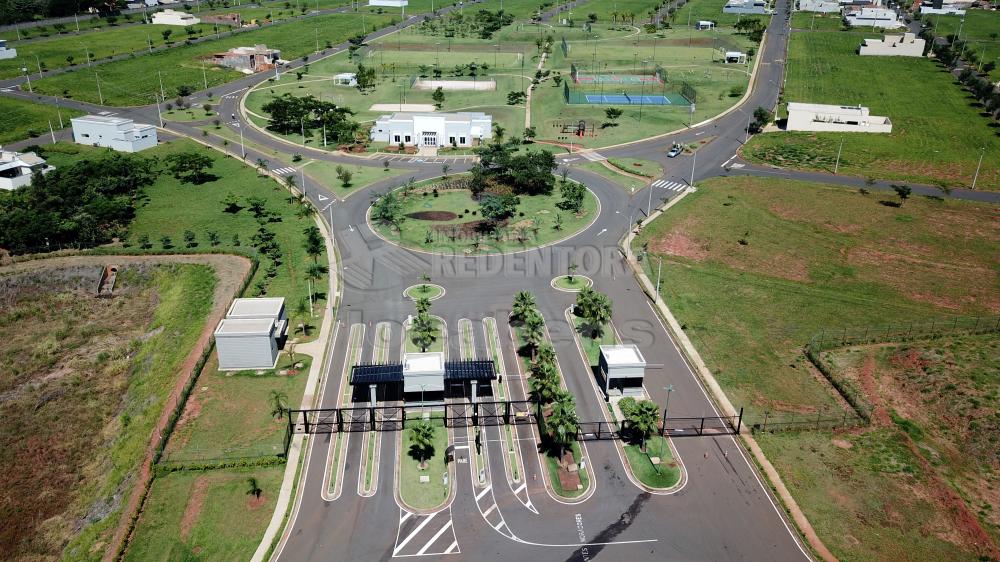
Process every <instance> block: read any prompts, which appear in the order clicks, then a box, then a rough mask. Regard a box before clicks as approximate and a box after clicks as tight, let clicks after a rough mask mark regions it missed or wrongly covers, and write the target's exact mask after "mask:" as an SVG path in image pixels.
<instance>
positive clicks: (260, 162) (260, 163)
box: [257, 158, 267, 174]
mask: <svg viewBox="0 0 1000 562" xmlns="http://www.w3.org/2000/svg"><path fill="white" fill-rule="evenodd" d="M266 169H267V160H264V159H263V158H258V159H257V170H258V171H259V172H260V173H261V174H263V173H264V170H266Z"/></svg>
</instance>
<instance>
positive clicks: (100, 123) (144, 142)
mask: <svg viewBox="0 0 1000 562" xmlns="http://www.w3.org/2000/svg"><path fill="white" fill-rule="evenodd" d="M70 123H72V124H73V142H75V143H77V144H89V145H91V146H103V147H105V148H111V149H114V150H117V151H118V152H139V151H140V150H146V149H147V148H153V147H154V146H156V127H154V126H152V125H143V124H136V123H135V121H132V120H131V119H125V118H123V117H106V116H104V115H84V116H83V117H74V118H73V119H70Z"/></svg>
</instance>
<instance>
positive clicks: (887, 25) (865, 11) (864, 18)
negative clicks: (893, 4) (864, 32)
mask: <svg viewBox="0 0 1000 562" xmlns="http://www.w3.org/2000/svg"><path fill="white" fill-rule="evenodd" d="M844 19H846V20H847V23H848V24H849V25H850V26H851V27H878V28H881V29H895V28H897V27H903V23H902V22H901V21H899V16H898V15H897V14H896V11H895V10H890V9H888V8H861V9H860V10H854V11H851V12H848V13H847V14H846V15H844Z"/></svg>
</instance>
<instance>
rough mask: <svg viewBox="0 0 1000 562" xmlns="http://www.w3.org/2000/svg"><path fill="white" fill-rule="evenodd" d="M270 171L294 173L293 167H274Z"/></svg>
mask: <svg viewBox="0 0 1000 562" xmlns="http://www.w3.org/2000/svg"><path fill="white" fill-rule="evenodd" d="M271 171H272V172H274V173H276V174H294V173H295V168H291V167H285V168H275V169H273V170H271Z"/></svg>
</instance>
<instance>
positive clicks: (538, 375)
mask: <svg viewBox="0 0 1000 562" xmlns="http://www.w3.org/2000/svg"><path fill="white" fill-rule="evenodd" d="M528 387H529V390H531V394H532V396H533V397H534V399H535V400H536V401H537V402H538V403H539V404H542V405H547V404H551V403H552V401H553V400H554V399H555V397H556V396H557V395H558V394H559V390H560V386H559V374H558V372H556V370H555V367H554V366H552V365H549V364H546V365H544V366H539V367H536V368H535V369H532V371H531V378H530V379H528Z"/></svg>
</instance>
